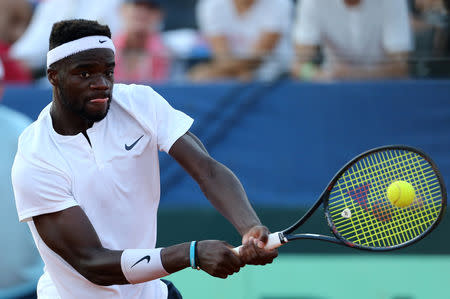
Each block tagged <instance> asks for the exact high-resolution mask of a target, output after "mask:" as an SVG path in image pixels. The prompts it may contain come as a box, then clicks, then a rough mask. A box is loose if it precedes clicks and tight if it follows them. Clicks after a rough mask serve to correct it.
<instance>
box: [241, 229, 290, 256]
mask: <svg viewBox="0 0 450 299" xmlns="http://www.w3.org/2000/svg"><path fill="white" fill-rule="evenodd" d="M282 238H283V234H282V233H281V232H276V233H271V234H270V235H269V240H267V244H266V246H265V247H264V248H266V249H275V248H278V247H280V246H281V245H283V243H285V242H281V240H282ZM242 246H244V245H241V246H238V247H235V248H233V251H234V253H236V254H237V255H239V251H240V250H241V247H242Z"/></svg>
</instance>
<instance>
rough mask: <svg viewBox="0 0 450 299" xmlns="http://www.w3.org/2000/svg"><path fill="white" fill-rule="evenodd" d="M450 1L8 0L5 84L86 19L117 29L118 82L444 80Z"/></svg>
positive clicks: (34, 67)
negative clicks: (61, 26)
mask: <svg viewBox="0 0 450 299" xmlns="http://www.w3.org/2000/svg"><path fill="white" fill-rule="evenodd" d="M449 3H450V1H449V0H380V1H379V0H321V1H315V0H297V1H293V0H197V1H184V3H183V1H164V0H96V1H91V0H41V1H39V0H34V1H32V0H2V1H0V59H1V60H2V61H3V64H4V67H5V80H6V82H8V83H17V82H18V83H30V82H33V81H34V82H36V81H37V82H39V80H40V79H42V78H45V71H46V70H45V58H46V52H47V50H48V35H49V32H50V29H51V26H52V24H53V23H54V22H56V21H59V20H62V19H70V18H86V19H95V20H98V21H100V22H101V23H104V24H108V25H109V26H110V28H111V31H112V34H113V39H114V42H115V45H116V47H117V53H116V58H117V61H116V63H117V68H116V73H115V78H116V81H117V82H148V83H158V82H164V81H175V80H191V81H211V80H222V79H240V80H252V79H256V80H270V79H273V78H276V77H278V76H280V75H286V74H289V75H290V76H291V77H293V78H296V79H299V80H309V81H328V80H334V79H341V80H342V79H358V80H361V79H380V78H389V79H390V78H404V77H420V78H423V77H448V76H450V69H449V63H448V61H449V17H448V9H449ZM186 5H190V6H189V7H188V8H187V7H186ZM193 20H194V21H193ZM174 24H175V26H174ZM42 82H45V80H42Z"/></svg>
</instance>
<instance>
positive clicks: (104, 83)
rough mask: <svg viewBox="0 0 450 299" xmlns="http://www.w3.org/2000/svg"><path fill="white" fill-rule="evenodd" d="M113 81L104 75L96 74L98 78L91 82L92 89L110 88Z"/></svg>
mask: <svg viewBox="0 0 450 299" xmlns="http://www.w3.org/2000/svg"><path fill="white" fill-rule="evenodd" d="M110 85H111V83H110V82H109V80H108V79H106V78H105V77H104V76H96V78H95V79H94V80H93V81H92V82H91V88H92V89H101V90H106V89H109V88H110Z"/></svg>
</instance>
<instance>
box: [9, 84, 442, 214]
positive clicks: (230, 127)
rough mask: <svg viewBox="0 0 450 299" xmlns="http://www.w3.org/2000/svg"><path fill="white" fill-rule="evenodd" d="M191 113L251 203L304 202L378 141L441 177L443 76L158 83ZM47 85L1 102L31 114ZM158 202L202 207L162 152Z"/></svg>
mask: <svg viewBox="0 0 450 299" xmlns="http://www.w3.org/2000/svg"><path fill="white" fill-rule="evenodd" d="M154 88H155V89H156V90H157V91H158V92H160V93H161V94H162V95H163V96H164V97H165V98H166V99H167V100H168V101H169V102H170V103H171V104H172V105H173V106H174V107H176V108H178V109H181V110H183V111H185V112H186V113H188V114H190V115H191V116H192V117H194V118H195V119H196V123H195V125H194V127H193V129H192V130H193V132H194V133H196V134H197V135H198V136H199V137H200V139H202V140H203V142H204V143H205V144H206V147H207V148H208V150H209V151H210V153H211V154H212V155H213V156H214V157H216V158H217V159H218V160H219V161H221V162H223V163H224V164H226V165H227V166H229V167H230V168H231V169H232V170H233V171H234V172H235V173H236V174H237V175H238V177H239V178H240V179H241V181H242V182H243V184H244V187H245V188H246V190H247V192H248V194H249V198H250V199H251V200H252V202H254V204H256V205H259V206H273V205H277V206H291V205H294V206H303V205H309V204H310V203H311V202H312V201H314V200H315V199H316V197H317V196H318V195H319V194H320V193H321V191H322V189H323V188H324V187H325V185H326V184H327V183H328V181H329V179H330V178H331V177H332V176H333V174H334V173H335V172H336V171H337V170H339V168H340V167H341V166H342V165H343V164H345V163H346V162H347V161H348V160H349V159H351V158H352V157H353V156H355V155H357V154H359V153H360V152H363V151H365V150H367V149H369V148H372V147H377V146H380V145H385V144H408V145H411V146H416V147H419V148H421V149H423V150H424V151H425V152H427V153H429V154H430V155H431V157H432V158H433V159H434V160H435V162H436V163H437V164H438V166H439V168H440V169H441V171H442V173H443V175H444V178H445V180H446V182H447V183H448V182H450V155H449V153H450V81H395V82H392V81H388V82H356V83H342V82H341V83H328V84H304V83H299V82H292V81H289V80H282V81H276V82H272V83H249V84H242V83H234V82H227V83H217V84H208V85H192V84H183V85H158V86H155V87H154ZM50 100H51V90H49V89H39V88H33V87H25V88H24V87H14V86H10V87H8V88H7V90H6V92H5V97H4V102H3V103H4V104H5V105H7V106H10V107H12V108H14V109H16V110H19V111H21V112H23V113H25V114H27V115H29V116H30V117H31V118H33V119H35V118H36V117H37V115H38V113H39V111H40V110H41V109H42V108H43V107H44V106H45V105H46V104H47V103H48V102H49V101H50ZM161 160H162V161H161V182H162V194H163V197H162V205H163V206H174V205H176V206H178V207H184V206H199V205H200V206H208V205H209V204H208V202H207V201H206V200H204V197H203V195H202V194H201V192H200V190H199V188H198V187H197V186H196V185H195V184H194V182H193V181H192V179H190V178H189V177H188V176H187V175H186V174H185V173H184V172H183V171H182V170H181V169H180V167H178V166H177V165H176V164H175V163H174V162H173V161H171V159H170V158H168V157H167V155H165V154H162V155H161Z"/></svg>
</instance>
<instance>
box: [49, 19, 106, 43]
mask: <svg viewBox="0 0 450 299" xmlns="http://www.w3.org/2000/svg"><path fill="white" fill-rule="evenodd" d="M92 35H102V36H107V37H109V38H111V30H110V29H109V27H108V25H102V24H100V23H99V22H97V21H91V20H83V19H73V20H64V21H61V22H57V23H55V24H53V27H52V32H51V33H50V40H49V50H52V49H54V48H56V47H58V46H60V45H62V44H65V43H68V42H71V41H73V40H77V39H80V38H83V37H86V36H92Z"/></svg>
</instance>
